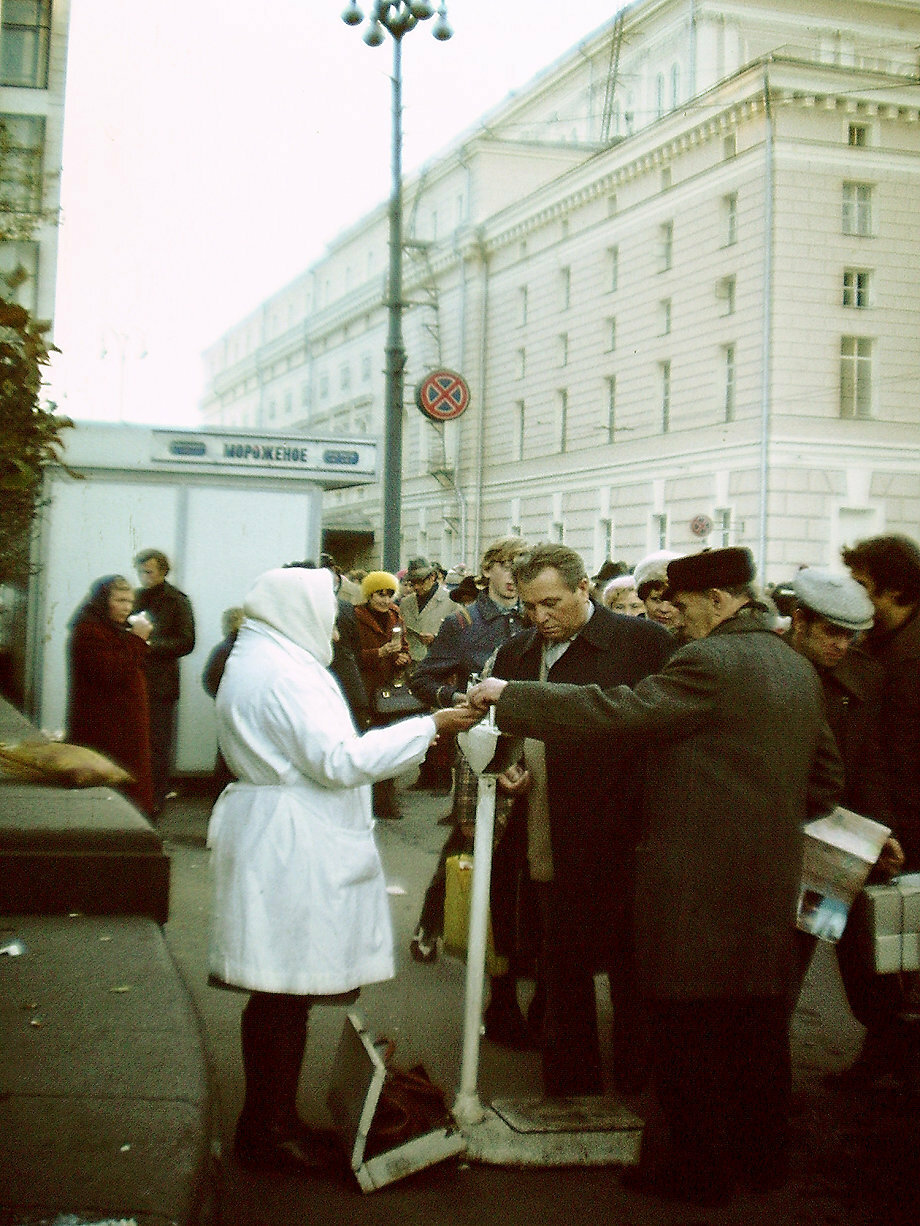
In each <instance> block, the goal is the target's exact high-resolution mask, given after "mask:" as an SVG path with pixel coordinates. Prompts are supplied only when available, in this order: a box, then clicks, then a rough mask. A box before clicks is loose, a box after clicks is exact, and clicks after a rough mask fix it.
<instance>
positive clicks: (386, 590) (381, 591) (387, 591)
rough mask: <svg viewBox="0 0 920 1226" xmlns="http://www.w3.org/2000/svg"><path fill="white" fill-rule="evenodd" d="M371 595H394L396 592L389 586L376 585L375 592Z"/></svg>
mask: <svg viewBox="0 0 920 1226" xmlns="http://www.w3.org/2000/svg"><path fill="white" fill-rule="evenodd" d="M371 595H372V596H395V595H396V593H395V592H394V591H393V589H392V588H391V587H378V588H377V591H376V592H372V593H371Z"/></svg>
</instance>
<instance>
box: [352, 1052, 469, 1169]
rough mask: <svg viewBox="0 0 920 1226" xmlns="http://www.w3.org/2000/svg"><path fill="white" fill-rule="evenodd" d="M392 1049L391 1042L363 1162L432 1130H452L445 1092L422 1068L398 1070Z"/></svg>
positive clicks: (419, 1066) (452, 1125) (452, 1124)
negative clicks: (384, 1078)
mask: <svg viewBox="0 0 920 1226" xmlns="http://www.w3.org/2000/svg"><path fill="white" fill-rule="evenodd" d="M394 1047H395V1044H394V1043H393V1042H392V1041H391V1042H389V1043H387V1044H386V1054H385V1055H384V1057H383V1061H384V1063H385V1064H386V1067H387V1072H386V1080H385V1081H384V1083H383V1087H382V1088H381V1091H380V1098H379V1100H378V1102H377V1109H376V1111H375V1112H374V1118H373V1120H372V1121H371V1126H370V1131H369V1132H368V1134H367V1148H366V1149H365V1157H366V1158H372V1157H374V1155H375V1154H378V1153H382V1152H386V1151H387V1150H390V1149H395V1148H396V1146H397V1145H403V1144H405V1142H406V1141H410V1140H412V1138H413V1137H418V1136H423V1135H424V1134H425V1133H426V1132H432V1131H433V1130H434V1129H439V1128H448V1129H452V1128H453V1127H454V1123H453V1120H452V1118H451V1115H450V1112H449V1111H448V1109H447V1103H446V1101H445V1099H444V1092H443V1091H442V1090H441V1089H440V1087H439V1086H437V1085H435V1083H434V1082H433V1081H432V1080H431V1078H430V1077H429V1076H428V1072H427V1070H426V1069H425V1066H424V1065H422V1064H416V1065H414V1066H413V1067H412V1068H410V1069H402V1068H399V1067H397V1066H396V1065H394V1064H393V1050H394Z"/></svg>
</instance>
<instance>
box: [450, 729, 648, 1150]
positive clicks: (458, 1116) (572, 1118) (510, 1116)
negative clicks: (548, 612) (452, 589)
mask: <svg viewBox="0 0 920 1226" xmlns="http://www.w3.org/2000/svg"><path fill="white" fill-rule="evenodd" d="M457 739H458V741H459V743H460V748H461V750H462V752H463V755H464V757H465V758H466V760H467V761H468V762H469V764H470V767H471V768H472V770H473V771H474V772H475V774H476V775H477V777H478V790H477V800H476V831H475V835H474V841H473V882H472V889H471V894H470V925H469V941H468V947H467V960H466V993H465V998H464V1016H463V1055H462V1060H461V1065H460V1085H459V1087H458V1089H457V1096H456V1100H455V1102H454V1106H453V1116H454V1119H455V1120H456V1121H457V1124H458V1125H459V1126H460V1129H461V1131H462V1133H463V1135H464V1138H465V1139H466V1157H467V1158H468V1159H469V1160H471V1161H474V1162H482V1163H490V1164H492V1165H499V1166H609V1165H624V1166H628V1165H633V1164H635V1163H636V1162H638V1160H639V1149H640V1146H641V1143H642V1127H643V1124H642V1120H641V1119H640V1118H639V1117H638V1116H637V1115H634V1114H633V1113H632V1112H631V1111H629V1110H628V1109H627V1108H626V1107H624V1106H623V1105H622V1104H621V1103H620V1102H619V1101H618V1100H617V1099H615V1098H611V1097H606V1096H597V1097H573V1098H539V1097H536V1096H533V1097H529V1098H516V1099H512V1098H501V1099H495V1100H494V1101H493V1102H492V1103H491V1104H490V1105H489V1106H483V1104H482V1102H481V1101H480V1098H479V1093H478V1088H477V1087H478V1078H479V1036H480V1026H481V1020H482V1001H483V985H484V981H485V959H486V940H487V936H488V921H489V883H490V880H491V876H492V839H493V832H494V828H495V793H496V782H497V777H498V775H499V774H500V773H501V772H502V770H503V769H504V768H505V766H506V765H507V763H506V762H504V761H503V760H502V759H503V756H504V755H503V754H502V752H501V750H500V747H499V742H500V741H501V740H502V739H504V740H505V741H506V742H508V741H510V739H511V738H508V737H505V738H502V734H501V732H500V731H499V729H498V727H497V725H496V723H495V709H494V707H491V708H490V709H489V714H488V716H487V718H486V719H484V720H482V722H481V723H479V724H476V725H474V727H472V728H470V729H469V731H468V732H461V733H460V734H459V736H458V738H457Z"/></svg>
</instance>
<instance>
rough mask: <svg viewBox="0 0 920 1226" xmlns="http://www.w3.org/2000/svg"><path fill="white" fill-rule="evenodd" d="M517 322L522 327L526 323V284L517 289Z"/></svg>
mask: <svg viewBox="0 0 920 1226" xmlns="http://www.w3.org/2000/svg"><path fill="white" fill-rule="evenodd" d="M518 323H519V324H520V325H521V326H522V327H523V326H524V324H526V323H527V286H526V285H522V286H521V288H520V289H519V290H518Z"/></svg>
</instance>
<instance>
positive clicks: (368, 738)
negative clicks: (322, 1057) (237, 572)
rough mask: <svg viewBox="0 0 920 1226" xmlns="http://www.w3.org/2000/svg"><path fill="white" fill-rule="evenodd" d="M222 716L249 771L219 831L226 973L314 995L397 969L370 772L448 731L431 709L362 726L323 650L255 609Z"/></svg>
mask: <svg viewBox="0 0 920 1226" xmlns="http://www.w3.org/2000/svg"><path fill="white" fill-rule="evenodd" d="M303 573H304V572H301V574H303ZM217 719H218V740H219V743H220V747H221V750H222V752H223V754H224V757H225V758H226V759H227V762H228V764H229V766H230V769H231V770H232V771H233V772H234V774H235V775H236V776H237V778H238V779H239V782H238V783H234V784H231V785H230V786H229V787H228V788H227V789H226V790H225V791H224V792H223V793H222V795H221V796H220V798H219V800H218V802H217V804H216V806H215V808H214V813H213V815H212V818H211V823H210V827H209V831H208V843H209V845H210V846H211V848H212V849H213V870H214V885H215V898H214V911H213V924H212V935H211V946H210V958H209V965H210V971H211V973H212V975H214V976H216V977H217V978H218V979H220V980H222V981H224V982H225V983H230V984H234V985H236V986H238V987H243V988H249V989H253V990H258V991H263V992H288V993H296V994H303V995H325V994H330V993H339V992H347V991H350V990H351V989H353V988H356V987H360V986H361V985H362V984H366V983H375V982H378V981H380V980H383V979H389V978H391V977H392V976H393V973H394V962H393V934H392V927H391V923H390V912H389V903H388V899H387V894H386V888H385V883H384V877H383V869H382V866H381V863H380V857H379V854H378V852H377V847H376V844H375V842H374V835H373V827H374V823H373V818H372V813H371V789H370V785H371V783H372V782H374V781H375V780H378V779H386V778H390V777H392V776H394V775H396V774H398V773H400V772H401V771H403V770H405V769H407V768H409V767H411V766H414V765H417V764H418V763H420V762H421V761H422V759H423V758H424V757H425V753H426V751H427V749H428V746H429V744H430V742H431V740H432V737H433V736H434V733H435V728H434V721H433V720H432V718H431V716H428V715H421V716H415V717H413V718H412V719H407V720H402V721H400V722H399V723H395V724H391V725H389V726H387V727H385V728H378V729H374V730H372V731H370V732H366V733H364V734H363V735H359V734H358V732H357V731H356V730H355V727H354V723H353V721H352V718H351V715H350V713H349V710H348V707H347V706H346V704H345V700H344V698H343V697H342V693H341V691H340V689H339V687H338V684H337V683H336V681H335V679H334V678H333V676H332V675H331V674H330V673H329V672H328V670H327V669H326V668H325V667H324V666H323V664H322V663H320V661H319V660H318V659H316V658H315V656H314V655H313V654H311V653H310V652H309V651H306V650H304V648H303V647H301V646H298V644H297V643H295V642H293V641H292V640H291V639H289V638H287V637H286V636H285V635H284V634H282V633H279V631H278V630H277V629H275V628H274V627H273V626H271V625H268V624H266V623H265V622H262V621H246V622H245V623H244V624H243V627H242V629H241V630H240V633H239V636H238V638H237V641H236V644H235V646H234V648H233V652H232V654H231V656H230V658H229V660H228V662H227V667H226V670H225V672H224V676H223V679H222V681H221V684H220V689H219V691H218V694H217Z"/></svg>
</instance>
